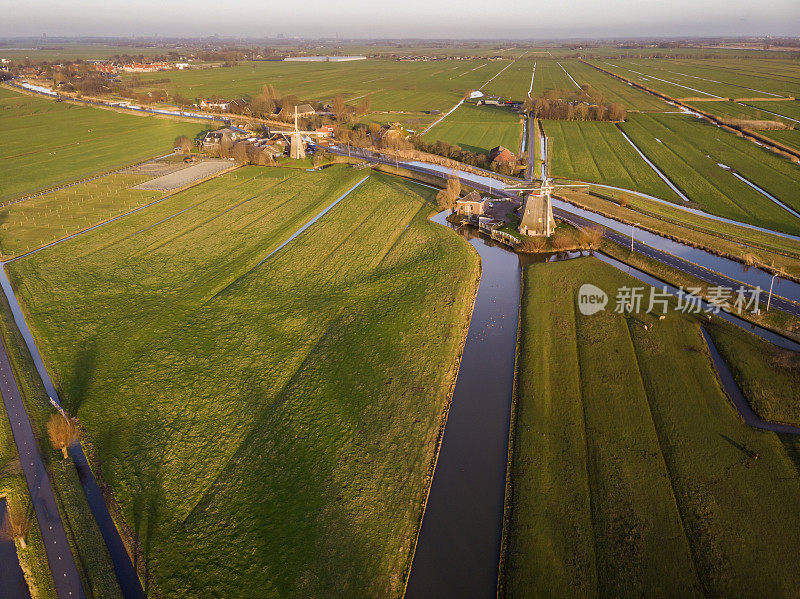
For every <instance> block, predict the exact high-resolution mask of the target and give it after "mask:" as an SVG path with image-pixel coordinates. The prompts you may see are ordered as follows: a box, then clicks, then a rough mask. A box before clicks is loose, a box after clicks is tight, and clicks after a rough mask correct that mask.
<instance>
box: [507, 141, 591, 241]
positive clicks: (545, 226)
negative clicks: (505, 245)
mask: <svg viewBox="0 0 800 599" xmlns="http://www.w3.org/2000/svg"><path fill="white" fill-rule="evenodd" d="M548 142H549V140H548ZM548 145H549V143H548ZM547 153H548V154H549V152H547ZM549 170H550V168H549V164H548V161H547V160H546V156H545V161H544V163H543V164H542V178H541V179H540V180H539V181H538V182H537V181H535V180H533V179H531V181H530V182H529V183H521V184H519V185H509V186H506V187H504V188H503V189H504V191H516V192H518V193H519V194H520V195H521V196H522V219H521V221H520V224H519V232H520V233H522V234H523V235H528V236H530V237H550V236H551V235H552V234H553V231H555V229H556V221H555V219H554V218H553V202H552V200H551V198H550V195H551V194H552V193H553V190H554V189H557V188H563V187H589V186H588V185H553V184H552V182H551V180H550V176H549V174H550V173H549Z"/></svg>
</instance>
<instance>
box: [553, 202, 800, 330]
mask: <svg viewBox="0 0 800 599" xmlns="http://www.w3.org/2000/svg"><path fill="white" fill-rule="evenodd" d="M553 215H554V216H556V217H557V218H560V219H562V220H564V221H566V222H568V223H570V224H572V225H575V226H579V227H585V226H589V225H592V226H599V225H596V224H595V223H593V222H592V221H589V220H586V219H584V218H582V217H580V216H577V215H575V214H571V213H570V212H567V211H565V210H561V209H558V208H554V209H553ZM605 237H606V239H609V240H610V241H613V242H615V243H618V244H620V245H623V246H627V247H630V243H631V238H630V237H628V236H627V235H623V234H622V233H618V232H617V231H613V230H611V229H605ZM633 247H634V250H635V251H636V252H638V253H640V254H642V255H644V256H647V257H649V258H652V259H653V260H657V261H658V262H661V263H662V264H666V265H668V266H671V267H672V268H674V269H676V270H679V271H681V272H683V273H685V274H689V275H692V276H694V277H697V278H698V279H701V280H702V281H705V282H706V283H708V284H709V285H719V286H721V287H730V288H733V289H738V288H739V287H740V286H741V284H742V283H741V282H739V281H736V280H734V279H731V278H729V277H726V276H725V275H721V274H719V273H716V272H714V271H711V270H708V269H706V268H703V267H702V266H698V265H696V264H694V263H692V262H687V261H686V260H683V259H682V258H677V257H675V256H673V255H672V254H668V253H666V252H662V251H661V250H657V249H655V248H652V247H650V246H649V245H645V244H643V243H641V242H639V241H634V245H633ZM761 301H766V298H762V300H761ZM772 306H774V307H776V308H780V309H781V310H783V311H785V312H788V313H789V314H792V315H794V316H800V304H796V303H794V302H792V301H790V300H787V299H784V298H782V297H779V296H777V295H773V296H772V303H771V304H770V307H772Z"/></svg>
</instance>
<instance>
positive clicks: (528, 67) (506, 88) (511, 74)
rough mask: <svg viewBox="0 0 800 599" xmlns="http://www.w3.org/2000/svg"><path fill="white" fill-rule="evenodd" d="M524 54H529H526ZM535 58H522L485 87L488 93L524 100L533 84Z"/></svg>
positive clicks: (484, 89) (484, 90)
mask: <svg viewBox="0 0 800 599" xmlns="http://www.w3.org/2000/svg"><path fill="white" fill-rule="evenodd" d="M524 56H527V54H526V55H524ZM533 63H534V61H533V60H530V59H529V58H525V57H523V58H521V59H519V60H517V61H516V62H514V64H512V65H511V66H510V67H508V69H506V70H505V71H503V73H502V74H501V75H498V76H497V77H496V78H495V79H493V80H492V81H491V83H489V84H487V85H486V86H485V87H484V88H483V90H482V91H483V92H484V93H486V94H488V95H490V96H491V95H494V96H500V97H502V98H507V99H511V100H516V101H519V102H522V101H523V100H525V98H527V97H528V90H529V89H530V86H531V73H532V71H533Z"/></svg>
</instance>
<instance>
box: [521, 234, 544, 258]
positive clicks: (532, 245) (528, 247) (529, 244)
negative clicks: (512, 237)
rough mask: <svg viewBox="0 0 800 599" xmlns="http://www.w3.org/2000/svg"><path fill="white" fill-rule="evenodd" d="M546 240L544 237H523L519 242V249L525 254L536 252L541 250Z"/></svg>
mask: <svg viewBox="0 0 800 599" xmlns="http://www.w3.org/2000/svg"><path fill="white" fill-rule="evenodd" d="M546 245H547V240H546V239H545V238H544V237H524V238H523V239H522V241H521V242H520V244H519V250H520V251H521V252H525V253H527V254H538V253H540V252H543V251H544V249H545V246H546Z"/></svg>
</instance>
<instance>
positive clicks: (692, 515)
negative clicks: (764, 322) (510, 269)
mask: <svg viewBox="0 0 800 599" xmlns="http://www.w3.org/2000/svg"><path fill="white" fill-rule="evenodd" d="M586 282H592V283H593V284H595V285H597V286H599V287H600V288H601V289H603V290H605V291H606V292H607V293H608V294H609V295H610V304H609V306H608V307H607V308H606V310H605V311H603V312H599V313H597V314H594V315H591V316H584V315H582V314H581V313H580V312H579V310H578V308H577V301H576V294H577V291H578V288H579V287H580V286H581V284H583V283H586ZM637 285H640V284H639V282H638V281H636V280H634V279H633V278H631V277H629V276H628V275H626V274H623V273H621V272H620V271H617V270H616V269H614V268H613V267H610V266H608V265H606V264H603V263H601V262H599V261H597V260H595V259H594V258H581V259H577V260H571V261H566V262H556V263H551V264H535V265H531V266H528V267H526V269H525V273H524V293H523V306H522V324H521V328H520V331H521V332H520V340H519V347H518V352H519V353H518V355H519V378H518V404H517V410H516V422H515V423H514V424H513V426H514V427H515V440H514V454H513V462H512V464H511V481H512V489H513V491H512V495H511V498H510V499H511V506H512V511H511V518H510V521H509V523H508V526H509V528H508V530H507V532H508V535H509V537H508V538H509V543H508V552H507V556H506V557H507V560H506V567H505V572H504V573H503V575H504V586H505V590H506V591H507V595H508V596H510V597H528V596H553V595H560V594H562V593H564V592H565V590H567V589H568V594H569V595H570V596H634V595H647V596H687V597H688V596H709V595H710V596H729V595H731V594H734V595H749V594H759V593H764V592H766V593H767V594H769V595H772V596H780V595H784V594H786V593H788V594H791V593H792V592H793V591H792V589H793V588H795V587H796V586H797V584H798V583H799V582H800V567H799V566H798V564H797V563H796V560H793V559H792V558H791V557H790V555H791V547H793V546H794V545H795V543H796V540H797V538H798V536H799V535H800V515H798V512H797V510H796V509H794V506H795V505H796V504H797V502H798V500H800V470H799V469H798V463H797V461H794V462H793V459H795V460H796V457H794V458H793V456H796V453H797V452H796V447H795V446H794V445H793V444H792V443H791V442H784V441H782V440H781V439H779V438H778V437H777V436H776V435H774V434H772V433H765V432H762V431H758V430H755V429H751V428H749V427H747V426H746V425H744V424H743V423H742V421H741V420H740V418H739V416H738V414H737V413H736V412H735V411H734V409H733V408H732V407H731V405H730V404H729V402H728V399H727V398H726V396H725V395H724V393H723V392H722V390H721V388H720V387H719V383H718V381H717V377H716V374H715V371H714V369H713V366H712V364H711V361H710V358H709V354H708V348H707V346H706V345H705V341H704V340H703V338H702V336H701V333H700V329H699V327H700V322H699V321H698V320H695V317H692V316H690V315H684V314H681V313H679V312H675V311H670V312H669V313H668V314H667V317H666V320H664V321H658V320H657V318H656V317H654V316H648V315H645V314H639V315H638V316H634V317H630V318H626V317H623V316H622V315H621V314H617V313H615V312H614V295H615V293H616V290H617V289H618V288H620V287H622V286H628V287H630V286H637ZM702 319H703V320H705V317H704V316H703V317H702ZM644 324H648V325H652V328H651V329H649V330H645V329H644V326H643V325H644ZM725 324H727V323H723V325H720V326H725ZM744 334H745V335H747V333H744ZM755 345H756V346H757V347H754V348H750V349H755V350H756V351H759V352H764V351H766V348H765V347H764V346H765V345H766V344H765V343H764V342H761V341H760V340H756V342H755ZM747 349H748V348H747V347H745V346H739V348H738V351H746V350H747ZM754 455H757V456H758V459H757V460H755V459H754V458H753V456H754ZM753 555H759V556H760V558H759V559H758V560H753ZM721 556H725V557H724V559H721Z"/></svg>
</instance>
